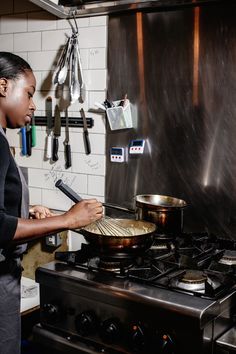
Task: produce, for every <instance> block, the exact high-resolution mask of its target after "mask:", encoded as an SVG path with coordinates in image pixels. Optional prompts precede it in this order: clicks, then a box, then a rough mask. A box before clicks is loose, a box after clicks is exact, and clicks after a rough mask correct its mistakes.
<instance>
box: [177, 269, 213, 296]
mask: <svg viewBox="0 0 236 354" xmlns="http://www.w3.org/2000/svg"><path fill="white" fill-rule="evenodd" d="M206 280H207V275H206V274H205V273H204V272H201V271H199V270H187V271H186V272H184V274H183V276H182V277H181V278H179V279H178V280H176V287H178V288H180V289H183V290H188V291H197V292H200V291H201V292H202V291H204V290H205V282H206Z"/></svg>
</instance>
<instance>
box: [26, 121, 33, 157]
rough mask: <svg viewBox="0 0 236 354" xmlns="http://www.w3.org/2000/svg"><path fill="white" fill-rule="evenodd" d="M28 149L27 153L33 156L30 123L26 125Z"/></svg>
mask: <svg viewBox="0 0 236 354" xmlns="http://www.w3.org/2000/svg"><path fill="white" fill-rule="evenodd" d="M26 151H27V155H28V156H31V151H32V149H31V128H30V125H29V124H27V127H26Z"/></svg>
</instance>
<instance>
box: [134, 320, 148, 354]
mask: <svg viewBox="0 0 236 354" xmlns="http://www.w3.org/2000/svg"><path fill="white" fill-rule="evenodd" d="M145 344H146V343H145V334H144V328H143V327H142V325H141V324H134V325H133V326H132V330H131V345H132V347H134V348H135V349H136V350H140V349H142V348H144V347H145Z"/></svg>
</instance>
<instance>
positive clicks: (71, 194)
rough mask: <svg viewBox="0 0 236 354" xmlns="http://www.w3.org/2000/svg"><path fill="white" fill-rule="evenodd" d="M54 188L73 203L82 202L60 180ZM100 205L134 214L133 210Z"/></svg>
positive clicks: (104, 204) (106, 204)
mask: <svg viewBox="0 0 236 354" xmlns="http://www.w3.org/2000/svg"><path fill="white" fill-rule="evenodd" d="M55 187H57V188H59V189H60V191H62V192H63V193H64V194H65V195H66V196H67V197H69V198H70V199H71V200H72V201H73V202H75V203H78V202H81V200H83V199H82V198H81V197H80V196H79V195H78V194H77V193H76V192H75V191H73V189H71V188H70V187H69V186H67V185H66V184H65V183H63V182H62V180H61V179H59V180H58V181H57V182H56V183H55ZM102 205H103V206H104V207H106V208H111V209H116V210H119V211H124V212H126V213H131V214H135V210H133V209H128V208H123V207H121V206H119V205H116V204H110V203H102Z"/></svg>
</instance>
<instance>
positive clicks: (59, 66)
mask: <svg viewBox="0 0 236 354" xmlns="http://www.w3.org/2000/svg"><path fill="white" fill-rule="evenodd" d="M69 43H70V37H68V38H67V42H66V45H65V46H64V48H63V50H62V52H61V55H60V57H59V60H58V62H57V65H56V69H55V72H54V74H53V80H52V81H53V83H54V84H58V83H59V82H58V74H59V72H60V70H61V69H62V67H63V66H64V64H65V59H66V55H67V50H68V46H69Z"/></svg>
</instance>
